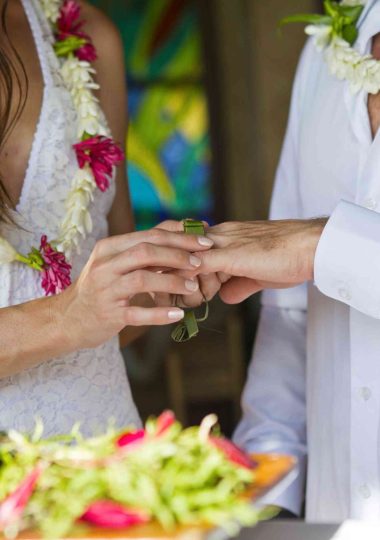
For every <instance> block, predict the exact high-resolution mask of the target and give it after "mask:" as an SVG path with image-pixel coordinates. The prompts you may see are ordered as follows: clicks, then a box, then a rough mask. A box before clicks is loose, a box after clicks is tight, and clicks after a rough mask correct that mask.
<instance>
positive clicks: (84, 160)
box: [73, 135, 124, 191]
mask: <svg viewBox="0 0 380 540" xmlns="http://www.w3.org/2000/svg"><path fill="white" fill-rule="evenodd" d="M73 148H74V150H75V152H76V155H77V159H78V164H79V167H80V168H81V169H83V167H84V166H85V165H86V164H88V165H89V166H90V168H91V170H92V172H93V174H94V178H95V182H96V185H97V186H98V188H99V189H100V191H106V190H107V189H108V187H109V179H110V177H111V176H112V170H113V169H112V168H113V166H114V165H117V164H118V163H120V162H121V161H123V159H124V152H123V151H122V149H121V148H120V146H118V145H117V144H116V143H115V142H114V141H113V140H112V139H110V138H108V137H103V136H101V135H97V136H95V137H90V138H89V139H86V140H84V141H82V142H80V143H77V144H74V145H73Z"/></svg>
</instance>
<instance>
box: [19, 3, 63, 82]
mask: <svg viewBox="0 0 380 540" xmlns="http://www.w3.org/2000/svg"><path fill="white" fill-rule="evenodd" d="M21 3H22V5H23V7H24V11H25V15H26V17H27V19H28V21H29V24H30V28H31V30H32V34H33V38H34V42H35V44H36V50H37V54H38V58H39V61H40V66H41V71H42V77H43V80H44V84H45V86H47V87H48V86H51V85H52V84H53V75H52V74H53V73H54V71H56V70H58V69H59V64H58V60H57V57H56V55H55V54H54V51H53V47H52V45H53V42H54V38H53V35H52V32H51V29H50V26H49V23H48V21H47V20H46V18H45V16H44V14H43V12H42V10H41V6H40V4H39V0H21Z"/></svg>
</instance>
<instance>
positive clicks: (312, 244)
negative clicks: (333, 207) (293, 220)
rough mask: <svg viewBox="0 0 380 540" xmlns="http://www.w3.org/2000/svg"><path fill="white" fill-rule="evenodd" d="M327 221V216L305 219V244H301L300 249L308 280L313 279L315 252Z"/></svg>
mask: <svg viewBox="0 0 380 540" xmlns="http://www.w3.org/2000/svg"><path fill="white" fill-rule="evenodd" d="M327 221H328V218H317V219H311V220H308V221H307V230H306V236H305V245H303V246H302V249H303V255H304V256H305V260H306V265H307V276H308V279H309V280H312V279H314V262H315V254H316V252H317V247H318V244H319V241H320V239H321V236H322V233H323V231H324V228H325V226H326V224H327Z"/></svg>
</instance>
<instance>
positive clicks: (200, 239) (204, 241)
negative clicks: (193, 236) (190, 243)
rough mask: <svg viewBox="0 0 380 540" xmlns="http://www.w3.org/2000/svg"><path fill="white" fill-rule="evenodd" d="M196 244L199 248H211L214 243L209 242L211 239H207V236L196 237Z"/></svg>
mask: <svg viewBox="0 0 380 540" xmlns="http://www.w3.org/2000/svg"><path fill="white" fill-rule="evenodd" d="M198 244H200V245H201V246H207V247H211V246H213V245H214V242H213V241H212V240H211V238H207V236H198Z"/></svg>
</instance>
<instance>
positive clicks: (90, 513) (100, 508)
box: [80, 500, 150, 529]
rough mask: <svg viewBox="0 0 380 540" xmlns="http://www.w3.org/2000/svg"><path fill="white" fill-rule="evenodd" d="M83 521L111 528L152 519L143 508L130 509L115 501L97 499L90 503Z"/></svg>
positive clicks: (82, 518) (82, 517)
mask: <svg viewBox="0 0 380 540" xmlns="http://www.w3.org/2000/svg"><path fill="white" fill-rule="evenodd" d="M80 519H81V520H82V521H86V522H87V523H91V524H93V525H97V526H98V527H108V528H111V529H119V528H127V527H131V526H132V525H138V524H141V523H147V522H148V521H150V517H149V516H148V514H146V513H145V512H143V511H141V510H130V509H128V508H125V507H124V506H122V505H121V504H117V503H115V502H113V501H107V500H104V501H96V502H93V503H92V504H90V506H89V507H88V508H87V510H86V511H85V512H84V514H83V515H82V516H81V518H80Z"/></svg>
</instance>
